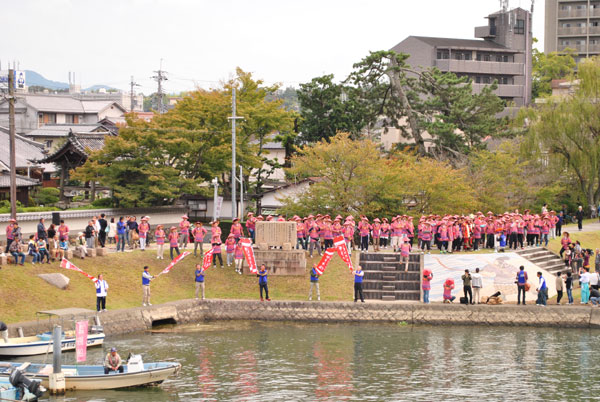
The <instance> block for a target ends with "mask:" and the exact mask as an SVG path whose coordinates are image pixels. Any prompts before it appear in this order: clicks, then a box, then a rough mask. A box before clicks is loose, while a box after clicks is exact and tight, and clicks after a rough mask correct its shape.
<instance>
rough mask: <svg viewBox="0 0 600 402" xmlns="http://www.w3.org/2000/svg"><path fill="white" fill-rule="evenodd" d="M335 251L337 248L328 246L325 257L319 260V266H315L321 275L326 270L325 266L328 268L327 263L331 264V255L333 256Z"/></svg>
mask: <svg viewBox="0 0 600 402" xmlns="http://www.w3.org/2000/svg"><path fill="white" fill-rule="evenodd" d="M334 253H335V248H328V249H327V250H325V253H324V254H323V257H321V261H319V263H318V264H317V267H316V268H315V271H317V273H318V274H319V275H323V272H325V268H327V264H329V261H331V257H333V254H334Z"/></svg>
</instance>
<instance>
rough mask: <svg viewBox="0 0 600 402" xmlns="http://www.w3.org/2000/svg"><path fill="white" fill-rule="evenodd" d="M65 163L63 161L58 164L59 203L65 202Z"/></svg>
mask: <svg viewBox="0 0 600 402" xmlns="http://www.w3.org/2000/svg"><path fill="white" fill-rule="evenodd" d="M66 165H67V163H66V162H65V161H63V162H62V163H61V164H60V184H59V186H58V187H59V199H60V200H61V201H66V199H65V180H66V173H65V172H66V171H67V166H66Z"/></svg>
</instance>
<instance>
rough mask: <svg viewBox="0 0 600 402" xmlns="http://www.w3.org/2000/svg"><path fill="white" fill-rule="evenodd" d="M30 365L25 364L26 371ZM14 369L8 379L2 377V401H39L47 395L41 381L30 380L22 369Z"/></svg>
mask: <svg viewBox="0 0 600 402" xmlns="http://www.w3.org/2000/svg"><path fill="white" fill-rule="evenodd" d="M27 366H29V363H23V364H22V365H21V368H22V369H23V370H24V369H26V368H27ZM21 368H19V369H13V370H12V371H11V373H10V375H9V376H8V377H0V400H15V401H37V400H38V398H40V397H42V396H43V395H44V394H45V393H46V389H45V388H44V387H43V386H42V385H41V381H40V380H30V379H29V378H27V376H25V375H24V374H23V371H22V369H21Z"/></svg>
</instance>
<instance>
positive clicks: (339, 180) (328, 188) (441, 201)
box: [282, 133, 477, 216]
mask: <svg viewBox="0 0 600 402" xmlns="http://www.w3.org/2000/svg"><path fill="white" fill-rule="evenodd" d="M288 173H289V174H290V175H294V176H295V177H297V178H305V177H311V176H316V177H318V180H317V182H316V183H315V184H313V185H311V186H309V187H308V189H307V190H306V191H305V192H304V193H302V194H300V196H299V197H289V198H286V199H284V200H283V203H284V207H283V208H282V211H283V212H284V213H287V214H308V213H314V212H317V211H318V212H320V213H324V212H327V213H330V214H346V213H353V214H365V215H369V216H387V215H389V214H396V213H406V212H409V210H417V211H419V212H422V213H448V212H455V211H464V212H470V211H472V210H473V208H475V207H476V205H477V202H476V199H475V197H474V191H473V189H472V187H471V186H470V182H469V180H468V179H467V177H466V172H465V171H464V170H460V169H454V168H453V167H452V166H450V165H449V164H447V163H445V162H440V161H436V160H434V159H431V158H417V157H416V156H415V155H413V154H407V153H395V154H393V155H392V156H391V157H390V158H384V157H383V156H382V155H381V153H380V151H379V148H378V146H377V145H376V144H375V143H374V142H372V141H371V140H368V139H367V140H363V141H354V140H352V139H351V137H350V135H349V134H347V133H340V134H338V135H336V136H335V137H332V138H330V142H327V141H325V140H322V141H320V142H318V143H315V144H312V145H310V146H306V147H304V148H303V149H302V150H301V152H300V153H299V154H298V155H296V156H294V158H293V160H292V168H290V169H288Z"/></svg>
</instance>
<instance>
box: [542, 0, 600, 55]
mask: <svg viewBox="0 0 600 402" xmlns="http://www.w3.org/2000/svg"><path fill="white" fill-rule="evenodd" d="M565 48H571V49H574V50H575V52H576V55H575V61H576V62H578V63H579V61H581V60H582V59H584V58H586V57H591V56H596V55H598V54H600V0H546V26H545V32H544V51H545V52H546V53H550V52H562V51H563V50H565Z"/></svg>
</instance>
